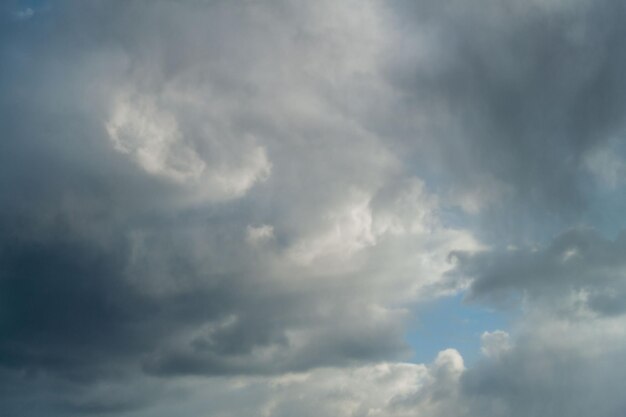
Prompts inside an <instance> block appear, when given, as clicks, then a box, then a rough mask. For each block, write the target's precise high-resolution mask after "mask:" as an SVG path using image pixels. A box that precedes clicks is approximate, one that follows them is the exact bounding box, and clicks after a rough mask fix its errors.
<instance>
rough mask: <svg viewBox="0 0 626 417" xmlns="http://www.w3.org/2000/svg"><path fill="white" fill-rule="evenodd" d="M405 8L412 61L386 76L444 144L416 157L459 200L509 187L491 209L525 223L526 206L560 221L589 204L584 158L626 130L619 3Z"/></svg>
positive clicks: (421, 4) (625, 52)
mask: <svg viewBox="0 0 626 417" xmlns="http://www.w3.org/2000/svg"><path fill="white" fill-rule="evenodd" d="M400 4H401V6H400V8H401V9H402V10H405V11H408V12H406V13H404V15H403V17H402V18H401V19H400V21H401V22H403V23H404V25H406V27H407V28H408V29H407V30H406V32H407V38H406V41H405V43H404V46H403V51H404V52H405V53H406V54H407V55H408V56H409V58H406V59H404V60H401V61H399V62H400V64H399V65H398V66H396V67H392V68H390V70H389V73H390V77H391V80H392V82H393V83H394V84H395V85H396V86H397V88H398V89H399V91H401V92H402V94H403V95H405V97H406V100H407V102H408V103H409V105H412V106H414V108H415V112H416V113H415V114H416V115H417V116H416V117H420V116H419V115H424V114H426V115H427V116H426V119H427V120H428V121H427V122H426V123H427V124H432V126H433V127H432V130H427V131H426V132H425V133H422V134H421V136H432V137H433V140H435V141H437V144H436V145H430V142H428V143H429V146H432V148H435V149H438V150H436V151H434V152H429V153H428V155H429V158H428V159H425V160H423V161H422V160H420V159H419V155H418V156H417V158H418V159H417V160H418V161H419V162H420V163H421V164H423V165H428V164H429V163H430V164H432V163H433V162H434V164H433V166H431V168H432V169H433V170H434V171H436V172H439V175H440V176H442V177H444V178H445V177H448V178H450V177H451V178H452V181H453V183H454V184H455V187H457V188H456V190H457V191H458V192H461V193H462V192H463V190H464V187H469V188H470V189H472V188H474V189H477V190H480V189H481V188H485V187H487V188H495V187H494V185H495V186H498V184H499V183H500V185H504V187H502V188H503V191H504V192H503V193H500V194H496V195H497V196H496V197H495V198H493V201H492V204H493V205H496V206H501V205H503V204H505V205H506V204H509V203H513V204H509V205H510V207H509V208H510V209H511V210H513V213H515V214H512V215H516V216H517V217H518V219H519V220H521V219H520V217H523V214H522V215H520V211H518V210H519V206H522V207H537V206H538V207H540V208H542V210H541V211H539V212H537V213H534V214H539V215H544V216H545V215H546V214H549V215H552V216H553V218H556V219H559V218H563V216H567V215H568V214H572V213H576V212H579V213H580V210H584V208H585V206H587V205H588V204H591V203H592V202H590V201H589V200H588V197H587V196H586V190H585V171H584V169H583V168H584V164H583V162H584V161H583V159H584V156H585V154H586V153H587V152H589V151H590V150H593V149H595V148H596V147H602V146H604V145H605V144H606V143H607V142H608V141H609V140H611V139H613V138H614V137H615V136H616V135H621V134H622V132H623V129H624V117H623V115H624V112H625V110H626V82H625V81H624V77H623V76H622V74H623V73H624V71H625V70H626V49H625V48H624V47H623V42H622V40H623V39H624V36H625V35H626V34H625V32H624V25H623V22H624V19H625V18H626V10H625V7H624V5H623V3H622V2H619V1H599V2H587V1H572V2H552V1H545V2H543V1H531V2H523V3H515V2H497V1H472V2H464V1H446V2H431V1H418V2H400ZM411 33H417V34H418V36H420V37H422V39H426V40H425V41H424V42H422V43H420V42H413V43H412V41H411V39H410V34H411ZM407 45H408V46H407ZM409 46H410V47H412V48H410V47H409ZM411 49H413V51H412V50H411ZM415 51H417V52H415ZM424 51H425V52H424ZM411 56H418V57H422V56H425V58H424V59H411V58H410V57H411ZM422 117H423V116H422ZM417 136H418V137H419V136H420V135H417ZM417 149H419V148H417ZM439 152H440V153H441V154H440V157H439V158H434V159H433V158H432V155H433V154H434V155H437V154H438V153H439ZM485 179H487V180H489V181H490V182H486V183H485ZM483 183H485V184H484V185H481V184H483ZM491 191H497V190H491ZM503 200H504V201H503ZM516 206H517V207H516ZM546 208H547V209H548V210H545V209H546ZM522 213H523V212H522ZM491 215H492V218H493V215H496V216H499V214H498V212H497V211H492V212H491ZM535 217H538V216H535ZM565 218H567V217H565ZM492 221H493V220H492ZM533 221H539V219H536V218H535V219H534V220H533ZM529 223H530V227H534V226H533V225H532V222H529Z"/></svg>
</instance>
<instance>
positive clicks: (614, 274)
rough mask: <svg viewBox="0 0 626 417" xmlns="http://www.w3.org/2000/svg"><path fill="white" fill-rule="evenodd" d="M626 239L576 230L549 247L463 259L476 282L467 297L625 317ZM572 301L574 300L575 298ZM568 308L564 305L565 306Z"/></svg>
mask: <svg viewBox="0 0 626 417" xmlns="http://www.w3.org/2000/svg"><path fill="white" fill-rule="evenodd" d="M625 255H626V236H625V234H624V233H623V232H622V233H620V234H619V235H618V236H617V237H616V238H615V240H610V239H607V238H605V237H603V236H602V235H601V234H600V233H598V232H597V231H595V230H592V229H574V230H570V231H568V232H565V233H563V234H562V235H560V236H558V237H556V238H555V239H554V240H553V241H552V242H550V244H549V245H547V246H545V247H531V248H521V249H509V250H505V251H495V252H491V251H486V252H481V253H476V254H473V255H467V254H456V255H454V256H458V257H457V260H458V269H457V271H456V272H455V273H459V274H462V275H465V276H468V277H472V278H473V281H472V284H471V287H470V292H469V294H468V297H469V298H470V299H471V300H474V301H482V302H487V303H491V304H495V305H500V306H504V305H507V304H508V303H509V302H510V301H512V300H516V299H522V298H523V299H525V300H526V301H528V302H530V303H538V304H540V305H543V306H545V307H548V308H556V309H559V308H565V311H564V313H566V314H571V313H572V309H574V310H575V309H579V308H583V307H587V308H590V309H591V310H593V311H595V312H596V313H600V314H609V315H610V314H621V313H623V312H624V308H625V307H626V306H624V303H623V302H622V301H621V300H622V299H623V298H624V297H623V294H624V291H625V290H626V275H624V274H625V271H626V261H625ZM572 297H574V298H573V299H572ZM563 303H565V304H563Z"/></svg>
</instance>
